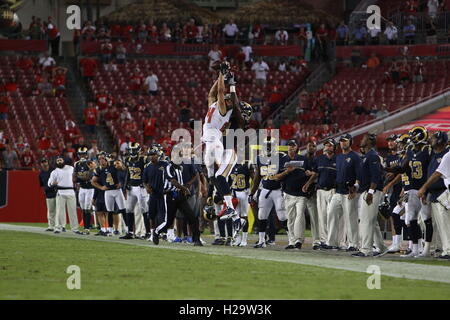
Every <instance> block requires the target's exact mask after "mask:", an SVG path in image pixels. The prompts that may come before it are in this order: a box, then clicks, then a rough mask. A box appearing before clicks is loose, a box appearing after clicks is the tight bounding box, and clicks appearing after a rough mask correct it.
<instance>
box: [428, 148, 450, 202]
mask: <svg viewBox="0 0 450 320" xmlns="http://www.w3.org/2000/svg"><path fill="white" fill-rule="evenodd" d="M448 151H449V149H448V148H446V149H444V151H442V152H439V153H436V152H434V151H433V153H432V154H431V159H430V165H429V166H428V172H427V178H429V177H430V176H431V175H432V174H433V173H434V172H435V171H436V169H437V168H438V167H439V165H440V164H441V161H442V158H443V157H444V155H445V154H446V153H447V152H448ZM446 189H447V188H446V187H445V184H444V180H443V179H442V178H439V180H438V181H436V182H435V183H433V184H432V185H431V186H430V187H429V188H428V192H429V193H430V199H429V200H430V201H436V199H437V198H438V197H439V196H440V195H441V193H442V192H444V191H445V190H446Z"/></svg>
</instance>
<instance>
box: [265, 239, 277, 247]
mask: <svg viewBox="0 0 450 320" xmlns="http://www.w3.org/2000/svg"><path fill="white" fill-rule="evenodd" d="M266 244H267V245H269V246H274V245H275V240H268V241H267V242H266Z"/></svg>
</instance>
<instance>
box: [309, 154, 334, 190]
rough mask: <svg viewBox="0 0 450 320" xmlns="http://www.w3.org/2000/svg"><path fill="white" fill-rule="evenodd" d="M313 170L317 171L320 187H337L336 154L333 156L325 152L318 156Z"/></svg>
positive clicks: (327, 188)
mask: <svg viewBox="0 0 450 320" xmlns="http://www.w3.org/2000/svg"><path fill="white" fill-rule="evenodd" d="M312 170H313V171H314V172H316V173H317V188H318V189H324V190H330V189H334V188H336V155H333V156H332V157H331V158H328V157H327V156H326V155H324V154H322V155H320V156H318V157H316V159H315V162H314V163H313V168H312Z"/></svg>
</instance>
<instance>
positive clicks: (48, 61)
mask: <svg viewBox="0 0 450 320" xmlns="http://www.w3.org/2000/svg"><path fill="white" fill-rule="evenodd" d="M55 65H56V62H55V59H53V58H52V57H51V56H50V54H49V53H48V52H45V53H44V56H43V57H41V58H40V59H39V66H40V67H41V68H42V70H44V71H51V70H52V69H53V67H54V66H55Z"/></svg>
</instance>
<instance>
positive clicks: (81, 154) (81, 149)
mask: <svg viewBox="0 0 450 320" xmlns="http://www.w3.org/2000/svg"><path fill="white" fill-rule="evenodd" d="M87 153H88V148H86V147H79V148H78V150H77V154H78V157H79V158H86V157H87Z"/></svg>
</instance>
